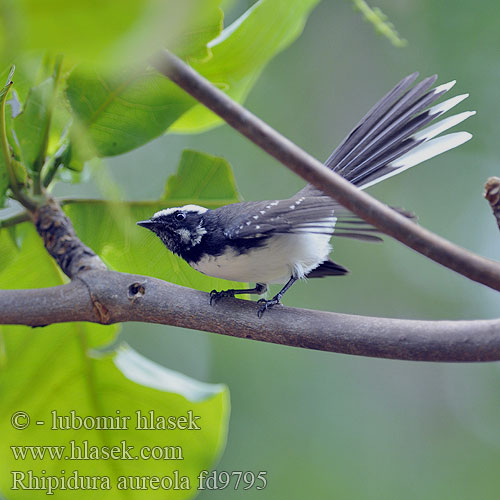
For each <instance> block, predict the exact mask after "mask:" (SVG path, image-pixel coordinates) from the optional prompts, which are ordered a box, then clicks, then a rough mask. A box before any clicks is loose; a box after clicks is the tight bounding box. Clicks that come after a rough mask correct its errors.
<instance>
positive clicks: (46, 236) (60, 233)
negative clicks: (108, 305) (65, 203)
mask: <svg viewBox="0 0 500 500" xmlns="http://www.w3.org/2000/svg"><path fill="white" fill-rule="evenodd" d="M32 217H33V222H34V223H35V226H36V229H37V231H38V234H39V235H40V236H41V237H42V239H43V242H44V245H45V248H46V249H47V251H48V252H49V254H50V255H51V256H52V257H53V258H54V259H55V260H56V262H57V264H58V265H59V267H60V268H61V269H62V270H63V272H64V273H65V274H66V275H67V276H68V277H70V278H74V277H75V276H76V275H77V274H78V273H80V272H82V271H87V270H91V269H96V270H97V269H101V270H105V269H106V266H105V265H104V263H103V262H102V261H101V259H100V258H99V257H98V256H97V255H96V254H95V252H94V251H93V250H91V249H90V248H89V247H87V246H86V245H84V244H83V243H82V242H81V241H80V239H79V238H78V237H77V236H76V233H75V229H74V228H73V224H71V221H70V220H69V218H68V217H67V216H66V215H65V214H64V212H63V211H62V209H61V207H60V205H59V204H58V203H57V201H56V200H54V199H53V198H48V199H47V201H46V203H44V204H43V205H41V206H40V207H38V208H37V209H36V210H35V211H34V212H33V214H32Z"/></svg>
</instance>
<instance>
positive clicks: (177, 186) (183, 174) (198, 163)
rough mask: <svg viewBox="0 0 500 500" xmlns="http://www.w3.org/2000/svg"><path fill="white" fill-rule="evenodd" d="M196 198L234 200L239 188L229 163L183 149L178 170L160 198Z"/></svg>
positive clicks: (218, 200) (204, 200) (204, 201)
mask: <svg viewBox="0 0 500 500" xmlns="http://www.w3.org/2000/svg"><path fill="white" fill-rule="evenodd" d="M175 198H176V199H178V200H179V199H186V200H190V199H195V200H198V201H200V202H203V203H206V202H207V201H209V202H212V203H219V204H220V205H225V204H227V203H235V202H237V201H238V198H239V195H238V188H237V187H236V181H235V179H234V176H233V172H232V170H231V165H229V163H228V162H227V160H225V159H224V158H219V157H217V156H212V155H209V154H206V153H200V152H198V151H193V150H191V149H186V150H184V151H183V152H182V156H181V161H180V163H179V168H178V172H177V174H175V175H172V176H171V177H170V178H169V179H168V181H167V185H166V188H165V194H164V195H163V197H162V199H164V200H167V201H168V199H175Z"/></svg>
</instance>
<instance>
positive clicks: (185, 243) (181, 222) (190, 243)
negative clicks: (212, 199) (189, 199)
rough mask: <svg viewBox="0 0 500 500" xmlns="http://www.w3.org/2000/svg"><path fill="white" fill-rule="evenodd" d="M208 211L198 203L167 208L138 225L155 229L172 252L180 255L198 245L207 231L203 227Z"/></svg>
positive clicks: (154, 231)
mask: <svg viewBox="0 0 500 500" xmlns="http://www.w3.org/2000/svg"><path fill="white" fill-rule="evenodd" d="M206 211H207V209H206V208H204V207H200V206H198V205H184V206H183V207H174V208H166V209H165V210H160V211H159V212H156V213H155V214H154V215H153V217H151V219H149V220H143V221H139V222H137V225H138V226H142V227H145V228H147V229H149V230H150V231H153V233H155V234H156V236H158V238H160V239H161V241H163V243H164V244H165V246H166V247H167V248H168V249H169V250H170V251H171V252H174V253H176V254H178V255H180V254H182V253H183V252H185V251H188V250H190V249H191V248H193V247H194V246H196V245H198V244H199V243H200V242H201V239H202V238H203V235H205V234H206V233H207V230H206V229H205V228H204V227H203V214H204V213H205V212H206Z"/></svg>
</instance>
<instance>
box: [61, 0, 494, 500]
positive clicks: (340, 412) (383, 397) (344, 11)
mask: <svg viewBox="0 0 500 500" xmlns="http://www.w3.org/2000/svg"><path fill="white" fill-rule="evenodd" d="M249 3H251V2H233V7H232V13H231V14H230V16H232V18H234V17H235V16H237V15H238V13H239V12H242V11H243V10H245V8H247V7H248V4H249ZM374 5H378V6H379V7H381V9H382V10H383V11H384V12H385V13H386V14H387V15H388V16H389V18H390V19H391V21H392V22H393V23H394V24H395V26H396V27H397V29H398V31H399V32H400V34H401V35H402V37H404V38H406V39H407V40H408V42H409V43H408V46H407V47H406V48H404V49H397V48H395V47H393V46H391V45H390V43H389V42H388V41H387V40H386V39H384V38H382V37H380V36H377V35H375V34H374V32H373V29H372V27H371V26H370V25H368V24H367V23H365V22H364V21H363V19H362V17H361V15H360V14H359V13H357V12H354V10H353V8H352V4H351V3H350V2H348V1H341V0H337V1H333V0H329V1H328V0H324V1H323V2H321V3H320V4H319V6H318V7H317V8H316V9H315V10H314V11H313V13H312V15H311V16H310V18H309V20H308V22H307V25H306V28H305V31H304V33H303V35H302V36H301V37H300V38H299V39H298V41H297V42H295V43H294V44H293V45H292V46H291V47H290V48H289V49H288V50H286V51H285V52H283V53H282V54H281V55H279V56H278V57H276V58H275V59H273V61H272V62H271V64H270V65H269V66H268V67H267V68H266V70H265V71H264V73H263V75H262V77H261V78H260V80H259V81H258V83H257V85H256V87H255V88H254V90H253V91H252V93H251V94H250V97H249V99H248V100H247V103H246V106H247V107H248V108H249V109H250V110H251V111H253V112H254V113H256V114H257V115H258V116H260V117H261V118H263V119H264V120H266V121H267V122H268V123H270V124H271V125H272V126H273V127H275V128H276V129H278V130H279V131H280V132H282V133H283V134H284V135H285V136H287V137H288V138H290V139H291V140H293V141H295V142H296V143H297V144H299V145H300V146H302V147H303V148H304V149H306V150H307V151H308V152H310V153H312V154H313V155H315V156H316V157H317V158H319V159H322V160H323V159H326V157H327V156H328V155H329V153H330V152H331V151H332V150H333V148H334V147H335V146H336V145H337V144H338V143H339V141H340V140H341V139H342V138H343V137H344V136H345V135H346V134H347V133H348V132H349V130H350V129H351V128H352V126H353V125H355V124H356V123H357V121H358V120H359V119H360V117H361V116H362V115H363V114H364V113H365V112H366V111H367V110H368V109H369V108H370V107H371V106H372V105H373V104H374V103H375V101H376V100H377V99H378V98H379V97H381V96H382V95H383V94H384V93H385V92H386V91H388V90H389V89H390V88H391V87H392V86H393V85H394V84H395V83H396V82H398V81H399V80H400V79H401V78H402V77H403V76H405V75H407V74H409V73H411V72H413V71H415V70H418V71H420V73H421V75H422V76H427V75H429V74H433V73H438V74H439V82H440V83H444V82H447V81H449V80H452V79H456V80H457V85H456V86H455V88H454V89H453V91H452V93H453V95H456V94H459V93H464V92H470V97H469V98H468V99H467V100H466V101H465V102H464V103H462V104H461V105H460V107H459V108H457V112H458V111H465V110H469V109H473V110H477V112H478V114H477V115H476V116H475V117H473V118H470V119H469V120H468V121H467V122H465V123H464V124H462V125H460V126H459V127H458V129H457V130H462V129H466V130H468V131H469V132H471V133H472V134H473V135H474V138H473V140H472V141H470V142H469V143H467V144H466V145H464V146H462V147H460V148H458V149H457V150H454V151H451V152H448V153H447V154H445V155H443V156H440V157H438V158H436V159H433V160H431V161H429V162H427V163H424V164H423V165H420V166H418V167H417V168H415V169H412V170H411V171H409V172H406V173H404V174H403V175H401V176H397V177H395V178H392V179H390V180H388V181H387V182H385V183H383V185H379V186H376V187H375V188H373V189H371V190H370V192H371V194H373V195H374V196H376V197H377V198H379V199H380V200H383V201H384V202H386V203H388V204H391V205H397V206H402V207H405V208H406V209H409V210H412V211H414V212H416V214H418V216H419V221H420V223H421V224H422V225H423V226H425V227H427V228H429V229H431V230H432V231H435V232H436V233H438V234H440V235H442V236H444V237H445V238H448V239H450V240H451V241H454V242H456V243H458V244H460V245H462V246H465V247H467V248H469V249H471V250H473V251H475V252H477V253H480V254H482V255H485V256H488V257H490V258H498V255H499V250H500V234H499V233H498V229H497V228H496V224H495V221H494V219H493V217H492V216H491V213H490V209H489V206H488V204H487V203H486V201H485V200H484V199H483V198H482V190H483V186H484V182H485V181H486V179H487V178H488V177H489V176H491V175H500V166H499V162H498V157H499V152H500V151H499V148H500V146H499V140H498V116H499V104H500V85H499V81H500V4H499V3H498V2H497V1H495V0H479V1H477V2H474V3H470V2H465V1H452V0H442V1H440V2H435V1H431V0H400V1H398V2H390V1H388V0H377V1H376V3H375V4H374ZM226 24H227V23H226ZM184 148H193V149H198V150H201V151H205V152H208V153H212V154H215V155H219V156H223V157H225V158H226V159H228V160H229V161H230V163H231V164H232V165H233V168H234V170H235V175H236V179H237V182H238V185H239V188H240V191H241V193H242V195H243V197H244V199H246V200H255V199H274V198H278V197H286V196H289V195H291V194H293V193H294V192H295V191H296V190H297V189H299V188H300V187H301V186H302V185H303V183H302V182H301V180H300V179H298V178H297V177H295V176H294V175H293V174H291V173H290V172H289V171H287V170H286V169H285V168H284V167H282V166H281V165H280V164H278V163H277V162H276V161H274V160H273V159H272V158H270V157H268V156H267V155H266V154H264V153H263V152H262V151H260V150H259V149H258V148H257V147H255V146H254V145H252V144H251V143H249V142H248V141H247V140H246V139H244V138H242V137H241V136H239V135H238V134H237V133H236V132H235V131H233V130H232V129H231V128H229V127H228V126H223V127H219V128H217V129H215V130H212V131H210V132H208V133H205V134H202V135H192V136H190V135H186V136H181V135H167V136H164V137H161V138H159V139H157V140H155V141H154V142H152V143H150V144H148V145H147V146H145V147H142V148H140V149H138V150H136V151H134V152H132V153H129V154H126V155H122V156H120V157H116V158H112V159H109V160H107V164H108V165H109V170H108V173H109V174H110V175H111V177H112V178H113V179H114V180H115V181H116V182H117V183H119V185H120V186H121V187H122V189H123V192H124V198H126V199H147V198H157V197H158V196H159V195H160V194H161V191H162V189H163V185H164V180H165V179H166V177H167V175H169V174H171V173H173V172H174V171H175V169H176V166H177V163H178V159H179V156H180V153H181V151H182V150H183V149H184ZM138 165H147V169H144V170H143V169H141V168H138ZM146 174H147V175H146ZM78 188H79V189H81V190H82V194H85V195H88V194H98V193H99V190H98V188H97V187H96V186H92V185H91V184H89V185H86V186H79V187H78ZM74 190H75V188H74V187H73V186H60V187H59V189H58V192H59V194H65V192H67V193H69V192H71V193H72V194H74ZM145 251H147V246H145ZM152 258H161V257H157V256H153V257H152ZM334 259H335V260H336V261H337V262H339V263H341V264H343V265H345V266H347V267H348V268H350V269H351V271H352V273H351V274H350V275H348V276H346V277H342V278H329V279H324V280H310V281H309V282H302V283H299V284H297V285H295V286H294V287H293V288H292V290H291V291H290V292H288V293H287V295H286V297H285V303H286V305H290V306H298V307H307V308H317V309H325V310H331V311H339V312H345V313H354V314H364V315H377V316H390V317H402V318H403V317H404V318H425V319H465V318H467V319H475V318H492V317H496V316H498V313H499V305H500V299H499V297H498V294H497V293H495V292H493V291H491V290H489V289H487V288H485V287H482V286H481V285H478V284H476V283H473V282H471V281H468V280H467V279H465V278H463V277H461V276H459V275H456V274H454V273H452V272H451V271H449V270H447V269H444V268H442V267H440V266H438V265H437V264H435V263H433V262H431V261H429V260H427V259H425V258H424V257H422V256H421V255H418V254H416V253H414V252H413V251H411V250H409V249H408V248H406V247H404V246H402V245H401V244H399V243H397V242H394V241H391V240H389V239H386V241H385V243H384V244H367V243H361V242H356V241H349V240H345V239H341V240H340V241H337V240H335V239H334ZM123 337H124V338H125V339H126V340H127V341H128V342H129V343H130V344H131V345H132V346H133V347H135V348H136V349H137V350H138V351H140V352H142V353H144V354H146V355H147V356H149V357H150V358H152V359H154V360H156V361H158V362H160V363H162V364H164V365H165V366H168V367H169V368H174V369H177V370H179V371H181V372H184V373H187V374H189V375H192V376H194V377H197V378H199V379H202V380H206V381H210V382H224V383H226V384H228V385H229V387H230V390H231V398H232V414H231V421H230V429H229V438H228V443H227V447H226V451H225V453H224V455H223V457H222V460H221V462H220V463H219V464H218V466H217V469H218V470H226V471H233V470H242V471H246V470H249V471H253V472H255V473H258V472H259V471H268V475H267V477H268V486H267V488H266V490H264V491H256V490H254V489H252V490H249V491H242V490H240V491H238V492H235V491H234V490H224V491H216V492H204V493H202V494H200V496H199V498H202V499H205V498H208V497H216V498H220V499H223V498H228V499H229V498H235V497H239V496H244V497H245V498H266V499H283V498H287V499H304V498H339V499H340V498H342V499H346V498H349V499H351V498H352V499H400V498H405V499H407V500H409V499H422V498H426V499H429V500H431V499H440V500H443V499H453V500H459V499H471V498H474V499H497V498H499V493H498V492H499V491H500V474H499V472H498V471H499V470H500V369H499V367H498V365H497V364H481V365H446V364H430V363H409V362H397V361H386V360H375V359H365V358H356V357H352V356H345V355H335V354H328V353H321V352H312V351H306V350H300V349H294V348H287V347H279V346H274V345H269V344H263V343H262V344H261V343H257V342H253V341H245V340H240V339H233V338H229V337H223V336H217V335H212V334H207V333H199V332H194V331H189V330H182V329H175V328H169V327H165V326H152V325H145V324H136V325H134V324H129V325H125V327H124V330H123Z"/></svg>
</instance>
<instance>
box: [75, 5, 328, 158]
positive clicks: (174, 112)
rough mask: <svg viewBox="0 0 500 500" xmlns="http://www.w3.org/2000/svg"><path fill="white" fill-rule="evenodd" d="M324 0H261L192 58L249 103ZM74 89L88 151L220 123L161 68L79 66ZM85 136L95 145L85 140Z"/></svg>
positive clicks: (118, 148) (123, 147)
mask: <svg viewBox="0 0 500 500" xmlns="http://www.w3.org/2000/svg"><path fill="white" fill-rule="evenodd" d="M318 1H319V0H261V1H259V2H257V3H256V4H255V5H254V6H253V7H251V8H250V9H249V10H248V11H247V12H246V13H245V14H244V15H243V16H242V17H241V18H240V19H238V20H237V21H235V22H234V23H233V24H231V25H230V26H229V27H227V28H226V29H225V30H224V32H223V33H222V34H221V35H220V36H219V37H218V38H216V39H215V40H214V41H213V42H211V43H210V44H209V47H210V48H211V51H212V53H213V56H212V57H209V58H205V59H200V58H198V60H192V61H191V63H192V65H193V66H194V68H195V69H196V70H198V71H199V72H200V73H202V74H203V75H204V76H206V77H207V78H208V79H209V80H211V81H212V82H213V83H215V84H216V85H217V86H219V87H221V88H223V89H225V90H226V91H227V92H228V94H229V95H230V96H231V97H232V98H233V99H235V100H237V101H239V102H242V101H243V100H244V99H245V97H246V96H247V94H248V92H249V91H250V89H251V87H252V86H253V84H254V83H255V81H256V79H257V78H258V76H259V75H260V73H261V71H262V70H263V68H264V67H265V65H266V64H267V63H268V62H269V60H270V59H271V58H272V57H274V56H275V55H276V54H277V53H279V52H280V51H281V50H283V49H284V48H286V47H287V46H288V45H290V43H292V42H293V40H295V39H296V38H297V37H298V36H299V35H300V33H301V32H302V29H303V27H304V24H305V21H306V19H307V16H308V14H309V13H310V11H311V9H312V8H313V7H314V6H315V5H316V4H317V3H318ZM67 94H68V98H69V101H70V103H71V106H72V108H73V111H74V113H75V115H76V117H77V118H78V120H79V122H80V125H81V127H80V128H78V129H76V127H75V128H74V129H75V130H74V132H78V131H79V132H80V133H77V134H76V135H77V136H78V137H79V138H80V139H81V140H80V149H87V151H86V153H81V154H82V156H83V157H84V158H90V157H92V156H93V155H94V154H97V155H98V156H110V155H116V154H120V153H123V152H125V151H129V150H131V149H134V148H137V147H138V146H140V145H142V144H144V143H146V142H148V141H150V140H151V139H153V138H155V137H157V136H158V135H160V134H162V133H164V132H165V131H166V130H167V129H169V127H171V126H172V124H174V125H173V128H172V130H174V131H181V132H192V131H199V130H202V129H206V128H208V127H211V126H214V125H216V124H219V123H221V120H220V119H219V118H217V117H216V116H215V115H214V114H213V113H212V112H210V111H208V110H207V109H206V108H204V107H203V106H201V105H199V104H198V105H196V106H195V104H196V102H195V101H194V100H193V99H191V98H190V97H188V96H187V94H185V93H184V92H183V91H181V90H179V89H178V88H177V87H176V86H175V85H174V84H172V83H171V82H170V81H168V80H167V79H166V78H165V77H163V76H159V75H158V74H157V73H154V72H147V73H146V74H141V73H139V74H134V75H133V76H130V75H118V76H113V77H105V76H103V73H102V72H98V71H93V72H92V71H89V70H84V69H82V68H79V69H78V68H77V70H76V71H74V72H73V74H72V75H71V76H70V78H69V80H68V89H67ZM174 122H175V123H174ZM86 136H88V138H89V139H90V145H89V144H87V145H86V146H85V147H83V146H82V143H85V141H84V139H85V137H86ZM92 145H93V146H92ZM92 147H93V148H94V150H93V151H92Z"/></svg>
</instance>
